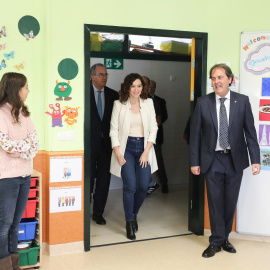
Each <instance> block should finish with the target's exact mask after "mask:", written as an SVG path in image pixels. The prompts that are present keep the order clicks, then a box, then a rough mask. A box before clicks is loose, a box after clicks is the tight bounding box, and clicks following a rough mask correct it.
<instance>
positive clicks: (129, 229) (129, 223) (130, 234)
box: [126, 221, 136, 240]
mask: <svg viewBox="0 0 270 270" xmlns="http://www.w3.org/2000/svg"><path fill="white" fill-rule="evenodd" d="M126 231H127V238H128V239H130V240H135V239H136V235H135V233H134V229H133V221H127V222H126Z"/></svg>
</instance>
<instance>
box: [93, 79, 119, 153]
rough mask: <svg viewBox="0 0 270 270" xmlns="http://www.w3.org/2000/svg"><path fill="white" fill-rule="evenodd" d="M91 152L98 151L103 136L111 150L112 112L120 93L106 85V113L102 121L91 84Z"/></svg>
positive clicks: (108, 149) (107, 148) (106, 145)
mask: <svg viewBox="0 0 270 270" xmlns="http://www.w3.org/2000/svg"><path fill="white" fill-rule="evenodd" d="M90 91H91V152H92V153H96V151H97V150H98V148H99V147H100V142H101V140H102V138H103V140H104V144H105V148H106V151H108V152H111V151H112V147H111V139H110V136H109V133H110V122H111V114H112V108H113V103H114V101H115V100H118V98H119V94H118V92H116V91H115V90H113V89H111V88H109V87H107V86H105V87H104V95H105V108H104V115H103V118H102V121H101V119H100V117H99V114H98V110H97V105H96V100H95V95H94V88H93V85H92V84H91V86H90Z"/></svg>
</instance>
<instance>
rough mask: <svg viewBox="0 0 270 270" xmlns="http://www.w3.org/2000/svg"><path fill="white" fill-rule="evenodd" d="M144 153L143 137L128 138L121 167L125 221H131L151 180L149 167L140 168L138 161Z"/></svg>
mask: <svg viewBox="0 0 270 270" xmlns="http://www.w3.org/2000/svg"><path fill="white" fill-rule="evenodd" d="M143 151H144V138H143V137H128V140H127V145H126V151H125V154H124V157H125V160H126V163H125V164H124V165H123V166H122V170H121V176H122V180H123V204H124V210H125V218H126V221H133V220H134V215H137V214H138V212H139V210H140V207H141V206H142V204H143V201H144V199H145V197H146V195H147V189H148V186H149V183H150V179H151V167H150V165H147V167H146V168H142V167H141V166H140V162H139V159H140V157H141V154H142V153H143Z"/></svg>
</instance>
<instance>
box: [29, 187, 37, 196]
mask: <svg viewBox="0 0 270 270" xmlns="http://www.w3.org/2000/svg"><path fill="white" fill-rule="evenodd" d="M37 191H38V188H30V190H29V195H28V198H36V196H37Z"/></svg>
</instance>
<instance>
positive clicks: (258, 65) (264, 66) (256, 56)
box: [245, 43, 270, 74]
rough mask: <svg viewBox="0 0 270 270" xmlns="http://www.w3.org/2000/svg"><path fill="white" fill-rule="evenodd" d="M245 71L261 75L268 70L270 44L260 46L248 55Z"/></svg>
mask: <svg viewBox="0 0 270 270" xmlns="http://www.w3.org/2000/svg"><path fill="white" fill-rule="evenodd" d="M245 69H246V70H247V71H249V72H252V73H254V74H263V73H266V72H268V71H269V70H270V43H269V44H268V43H266V44H262V45H260V46H259V47H257V48H256V49H255V50H254V51H251V53H250V54H249V55H248V57H247V59H246V61H245Z"/></svg>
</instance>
